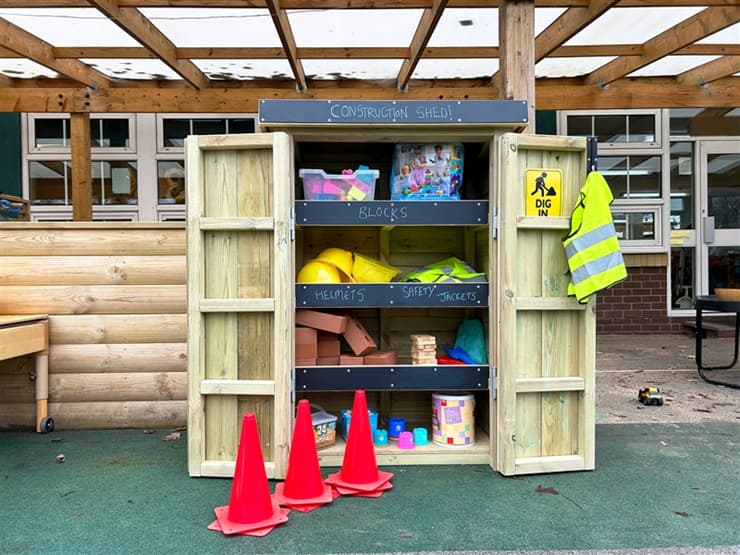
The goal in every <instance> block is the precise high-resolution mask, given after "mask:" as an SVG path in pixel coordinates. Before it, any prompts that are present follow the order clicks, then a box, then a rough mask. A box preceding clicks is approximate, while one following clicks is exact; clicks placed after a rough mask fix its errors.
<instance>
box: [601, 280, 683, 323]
mask: <svg viewBox="0 0 740 555" xmlns="http://www.w3.org/2000/svg"><path fill="white" fill-rule="evenodd" d="M627 271H628V274H629V277H628V278H627V280H626V281H624V282H622V283H620V284H619V285H616V286H614V287H612V288H611V289H608V290H606V291H602V292H601V293H599V294H598V296H597V302H596V333H597V334H621V333H624V334H628V333H640V332H642V333H684V332H685V331H686V330H685V328H684V326H683V323H684V322H687V321H690V322H693V318H668V315H667V304H666V292H667V285H666V270H665V267H664V266H649V267H629V268H627Z"/></svg>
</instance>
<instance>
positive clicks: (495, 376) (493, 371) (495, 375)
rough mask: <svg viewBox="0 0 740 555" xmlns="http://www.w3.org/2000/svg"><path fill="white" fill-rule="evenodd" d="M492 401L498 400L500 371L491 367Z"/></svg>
mask: <svg viewBox="0 0 740 555" xmlns="http://www.w3.org/2000/svg"><path fill="white" fill-rule="evenodd" d="M490 389H491V399H493V400H496V398H497V394H498V371H497V369H496V367H495V366H491V387H490Z"/></svg>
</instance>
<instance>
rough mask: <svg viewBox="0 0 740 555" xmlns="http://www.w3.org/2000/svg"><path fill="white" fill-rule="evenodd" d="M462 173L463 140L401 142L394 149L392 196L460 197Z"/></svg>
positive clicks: (427, 198)
mask: <svg viewBox="0 0 740 555" xmlns="http://www.w3.org/2000/svg"><path fill="white" fill-rule="evenodd" d="M462 174H463V145H462V144H459V143H447V144H445V143H418V144H413V143H404V144H398V145H396V147H395V150H394V153H393V175H392V177H391V200H431V199H434V200H458V199H459V198H460V188H461V186H462Z"/></svg>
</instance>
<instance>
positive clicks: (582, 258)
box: [563, 171, 627, 303]
mask: <svg viewBox="0 0 740 555" xmlns="http://www.w3.org/2000/svg"><path fill="white" fill-rule="evenodd" d="M613 199H614V197H613V196H612V192H611V190H610V189H609V185H608V184H607V183H606V181H605V180H604V178H603V177H602V175H601V174H600V173H599V172H596V171H592V172H590V173H589V174H588V177H586V183H584V185H583V187H582V188H581V192H580V193H579V195H578V203H577V204H576V207H575V208H574V209H573V212H572V213H571V216H570V233H568V235H566V236H565V237H563V246H564V247H565V254H566V256H567V258H568V268H569V269H570V278H571V283H570V284H569V285H568V295H575V296H576V298H577V299H578V302H579V303H586V302H588V298H589V297H590V296H591V295H593V294H594V293H597V292H598V291H602V290H604V289H607V288H609V287H611V286H613V285H615V284H617V283H619V282H620V281H623V280H624V279H626V278H627V268H625V266H624V259H623V258H622V251H621V250H620V249H619V241H618V239H617V233H616V231H615V230H614V222H613V221H612V213H611V210H610V209H609V205H610V204H611V203H612V200H613Z"/></svg>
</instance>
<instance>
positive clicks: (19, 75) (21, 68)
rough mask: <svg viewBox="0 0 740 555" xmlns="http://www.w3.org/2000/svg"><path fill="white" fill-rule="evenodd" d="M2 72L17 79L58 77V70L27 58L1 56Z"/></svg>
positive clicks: (0, 70) (0, 68) (0, 66)
mask: <svg viewBox="0 0 740 555" xmlns="http://www.w3.org/2000/svg"><path fill="white" fill-rule="evenodd" d="M0 73H2V74H3V75H5V76H6V77H14V78H16V79H33V78H34V77H51V78H56V77H59V76H60V75H59V74H58V73H57V72H56V71H52V70H51V69H49V68H47V67H44V66H42V65H39V64H37V63H36V62H32V61H31V60H27V59H25V58H0Z"/></svg>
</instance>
